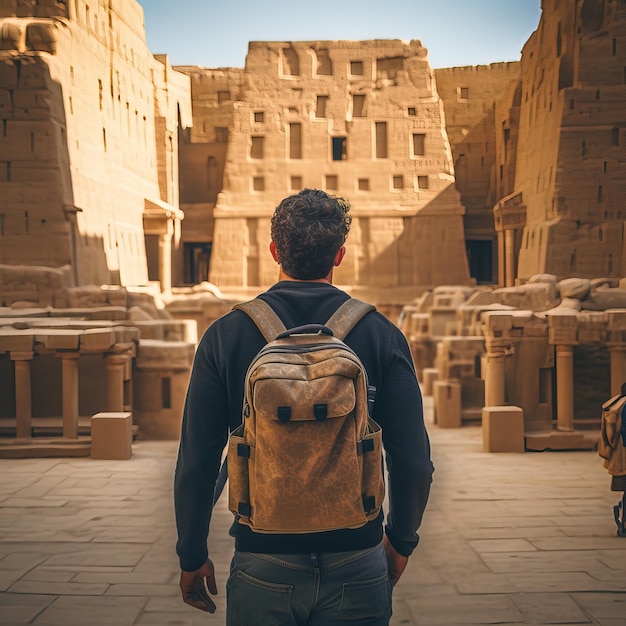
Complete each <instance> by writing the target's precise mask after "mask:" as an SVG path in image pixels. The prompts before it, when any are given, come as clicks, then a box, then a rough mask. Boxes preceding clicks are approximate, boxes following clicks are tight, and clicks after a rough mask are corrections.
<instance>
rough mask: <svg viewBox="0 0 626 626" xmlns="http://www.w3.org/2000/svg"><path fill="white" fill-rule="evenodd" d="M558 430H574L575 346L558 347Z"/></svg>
mask: <svg viewBox="0 0 626 626" xmlns="http://www.w3.org/2000/svg"><path fill="white" fill-rule="evenodd" d="M556 422H557V430H563V431H569V432H571V431H573V430H574V346H572V345H561V346H557V347H556Z"/></svg>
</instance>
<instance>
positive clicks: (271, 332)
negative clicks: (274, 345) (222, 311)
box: [233, 298, 287, 343]
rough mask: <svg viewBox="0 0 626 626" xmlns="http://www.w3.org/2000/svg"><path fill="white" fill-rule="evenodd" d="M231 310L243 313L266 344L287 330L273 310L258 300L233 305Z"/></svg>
mask: <svg viewBox="0 0 626 626" xmlns="http://www.w3.org/2000/svg"><path fill="white" fill-rule="evenodd" d="M233 309H238V310H239V311H243V312H244V313H245V314H246V315H247V316H248V317H249V318H250V319H251V320H252V321H253V322H254V323H255V324H256V325H257V328H258V329H259V330H260V331H261V333H262V335H263V337H265V341H267V342H268V343H269V342H270V341H274V339H276V336H277V335H280V333H282V332H284V331H285V330H287V329H286V328H285V325H284V324H283V323H282V322H281V321H280V318H279V317H278V315H276V313H275V312H274V309H272V307H271V306H270V305H269V304H268V303H267V302H265V301H263V300H261V299H260V298H255V299H254V300H249V301H248V302H240V303H239V304H235V306H234V307H233Z"/></svg>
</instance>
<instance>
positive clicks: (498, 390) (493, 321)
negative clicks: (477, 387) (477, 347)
mask: <svg viewBox="0 0 626 626" xmlns="http://www.w3.org/2000/svg"><path fill="white" fill-rule="evenodd" d="M481 325H482V330H483V335H484V337H485V347H486V349H487V356H486V367H485V370H486V371H485V375H484V379H485V406H488V407H490V406H502V405H503V404H504V403H505V402H506V376H505V371H506V370H505V360H506V354H507V351H508V350H509V349H510V346H511V337H510V334H511V329H512V327H513V317H512V315H511V314H510V313H508V312H501V311H486V312H484V313H482V314H481Z"/></svg>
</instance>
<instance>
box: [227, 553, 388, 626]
mask: <svg viewBox="0 0 626 626" xmlns="http://www.w3.org/2000/svg"><path fill="white" fill-rule="evenodd" d="M391 589H392V586H391V579H390V578H389V575H388V571H387V557H386V556H385V551H384V548H383V545H382V543H381V544H379V545H378V546H376V547H374V548H368V549H367V550H359V551H352V552H314V553H312V554H308V553H307V554H255V553H252V552H238V551H235V555H234V556H233V560H232V563H231V566H230V576H229V578H228V582H227V583H226V599H227V609H226V624H227V626H299V625H304V624H307V625H311V626H313V625H314V626H323V625H332V626H341V625H342V624H346V625H350V626H351V625H356V624H370V625H371V626H387V625H388V624H389V620H390V618H391Z"/></svg>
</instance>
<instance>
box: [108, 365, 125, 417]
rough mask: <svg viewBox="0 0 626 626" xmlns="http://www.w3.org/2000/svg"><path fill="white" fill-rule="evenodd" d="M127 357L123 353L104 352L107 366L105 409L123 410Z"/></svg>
mask: <svg viewBox="0 0 626 626" xmlns="http://www.w3.org/2000/svg"><path fill="white" fill-rule="evenodd" d="M127 361H128V357H127V356H126V355H125V354H105V356H104V362H105V364H106V368H107V411H108V412H109V413H122V412H123V411H124V372H125V367H126V362H127Z"/></svg>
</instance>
